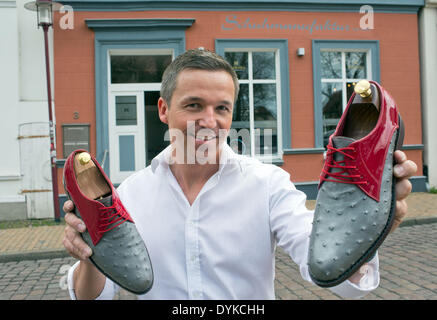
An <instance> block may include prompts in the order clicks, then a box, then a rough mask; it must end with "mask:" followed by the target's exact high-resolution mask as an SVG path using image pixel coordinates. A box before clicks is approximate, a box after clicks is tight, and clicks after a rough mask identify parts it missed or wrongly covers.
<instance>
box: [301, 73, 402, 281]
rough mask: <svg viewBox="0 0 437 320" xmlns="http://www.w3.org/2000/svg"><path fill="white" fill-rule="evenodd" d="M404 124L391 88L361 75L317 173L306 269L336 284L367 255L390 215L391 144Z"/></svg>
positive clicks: (384, 231) (377, 242)
mask: <svg viewBox="0 0 437 320" xmlns="http://www.w3.org/2000/svg"><path fill="white" fill-rule="evenodd" d="M403 137H404V126H403V123H402V120H401V117H400V115H399V112H398V110H397V107H396V103H395V101H394V100H393V98H392V97H391V96H390V94H389V93H388V92H387V91H386V90H385V89H384V88H383V87H382V86H380V85H379V84H378V83H376V82H374V81H370V82H367V81H360V82H359V83H358V84H357V86H356V87H355V93H353V95H352V97H351V98H350V100H349V103H348V105H347V107H346V110H345V111H344V113H343V115H342V117H341V119H340V121H339V123H338V125H337V128H336V130H335V132H334V134H333V135H332V136H331V137H330V138H329V144H328V146H327V149H328V152H327V155H326V160H325V163H324V166H323V170H322V173H321V175H320V182H319V192H318V195H317V200H316V208H315V212H314V219H313V228H312V232H311V236H310V246H309V253H308V257H309V259H308V266H309V273H310V276H311V278H312V279H313V281H314V282H315V283H316V284H318V285H319V286H322V287H330V286H334V285H337V284H339V283H341V282H343V281H345V280H346V279H348V278H349V277H350V276H351V275H352V274H354V273H355V272H356V271H357V270H358V268H359V267H361V265H362V264H363V263H364V262H366V261H368V260H369V259H371V258H372V257H373V256H374V254H375V252H376V250H377V248H378V247H379V246H380V245H381V244H382V242H383V241H384V239H385V237H386V236H387V234H388V233H389V232H390V229H391V226H392V224H393V221H394V217H395V208H396V206H395V204H396V196H395V184H396V183H395V182H396V181H395V179H394V177H393V165H394V158H393V153H394V151H395V150H397V149H400V148H401V147H402V143H403Z"/></svg>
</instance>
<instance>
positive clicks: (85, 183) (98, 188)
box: [74, 152, 111, 200]
mask: <svg viewBox="0 0 437 320" xmlns="http://www.w3.org/2000/svg"><path fill="white" fill-rule="evenodd" d="M74 172H75V173H76V180H77V184H78V185H79V188H80V190H81V191H82V193H83V194H84V195H85V196H86V197H87V198H89V199H94V200H97V199H100V198H102V197H103V196H106V195H109V194H111V188H110V187H109V186H108V183H107V182H106V180H105V178H104V177H103V176H102V174H101V173H100V171H99V169H98V168H97V167H96V165H95V164H94V162H93V161H92V160H91V157H90V155H89V154H87V153H86V152H82V153H78V154H76V156H75V157H74Z"/></svg>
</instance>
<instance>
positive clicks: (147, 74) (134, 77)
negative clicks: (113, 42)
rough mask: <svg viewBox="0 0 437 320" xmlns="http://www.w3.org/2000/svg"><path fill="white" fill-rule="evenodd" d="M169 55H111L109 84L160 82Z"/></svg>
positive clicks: (170, 58) (169, 57)
mask: <svg viewBox="0 0 437 320" xmlns="http://www.w3.org/2000/svg"><path fill="white" fill-rule="evenodd" d="M171 60H172V56H171V55H112V56H111V83H146V82H147V83H150V82H161V79H162V74H163V73H164V70H165V68H166V67H167V66H168V65H169V64H170V63H171Z"/></svg>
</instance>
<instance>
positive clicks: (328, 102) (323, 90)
mask: <svg viewBox="0 0 437 320" xmlns="http://www.w3.org/2000/svg"><path fill="white" fill-rule="evenodd" d="M378 56H379V54H378V46H377V42H366V41H364V42H349V43H348V42H346V41H345V42H338V41H337V42H336V41H334V42H332V41H321V40H319V41H315V42H314V43H313V61H314V68H315V70H314V75H315V84H314V88H315V90H314V94H315V117H316V119H315V126H316V147H321V146H323V147H325V148H326V145H327V144H328V142H329V137H330V135H331V134H332V133H334V131H335V128H336V126H337V124H338V121H339V120H340V118H341V115H342V114H343V111H344V110H345V108H346V106H347V103H348V101H349V98H350V97H351V95H352V93H353V90H354V86H355V84H356V82H358V81H359V80H361V79H368V80H376V81H378V79H379V73H378V65H379V64H378V60H379V58H378Z"/></svg>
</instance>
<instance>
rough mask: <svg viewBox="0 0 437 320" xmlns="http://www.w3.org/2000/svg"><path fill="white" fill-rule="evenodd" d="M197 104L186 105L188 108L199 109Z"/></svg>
mask: <svg viewBox="0 0 437 320" xmlns="http://www.w3.org/2000/svg"><path fill="white" fill-rule="evenodd" d="M199 106H200V105H199V104H198V103H190V104H188V105H187V107H188V108H199Z"/></svg>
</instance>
